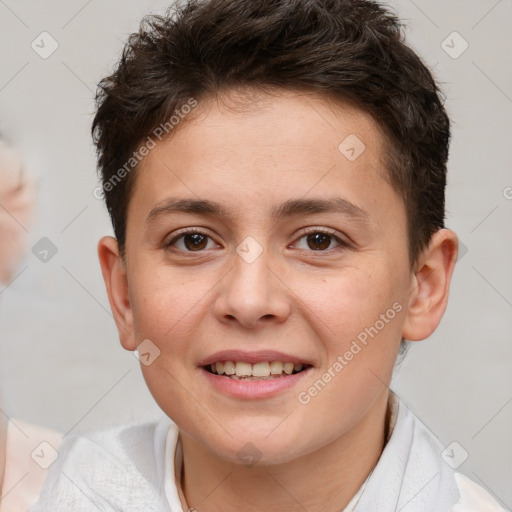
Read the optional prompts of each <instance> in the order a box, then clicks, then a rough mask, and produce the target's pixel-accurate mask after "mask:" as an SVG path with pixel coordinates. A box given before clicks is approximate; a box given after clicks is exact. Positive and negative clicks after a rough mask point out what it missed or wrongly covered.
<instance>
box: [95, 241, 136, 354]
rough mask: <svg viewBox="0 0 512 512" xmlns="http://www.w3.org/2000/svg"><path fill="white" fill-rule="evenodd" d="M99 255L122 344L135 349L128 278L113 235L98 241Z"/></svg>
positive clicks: (128, 348) (127, 348)
mask: <svg viewBox="0 0 512 512" xmlns="http://www.w3.org/2000/svg"><path fill="white" fill-rule="evenodd" d="M98 257H99V259H100V266H101V273H102V274H103V280H104V281H105V286H106V288H107V294H108V301H109V303H110V309H111V310H112V314H113V315H114V320H115V322H116V326H117V330H118V332H119V339H120V341H121V345H122V346H123V347H124V348H125V349H126V350H135V349H136V348H137V344H136V342H135V333H134V330H133V312H132V307H131V304H130V296H129V290H128V279H127V275H126V269H125V266H124V262H123V260H122V258H121V256H120V254H119V247H118V244H117V240H116V239H115V238H112V237H111V236H105V237H103V238H102V239H101V240H100V241H99V243H98Z"/></svg>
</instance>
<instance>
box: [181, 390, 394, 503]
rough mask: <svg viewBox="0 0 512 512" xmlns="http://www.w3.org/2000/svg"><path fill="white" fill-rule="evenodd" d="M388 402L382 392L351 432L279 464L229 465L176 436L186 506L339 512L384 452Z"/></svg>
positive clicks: (183, 437) (182, 436)
mask: <svg viewBox="0 0 512 512" xmlns="http://www.w3.org/2000/svg"><path fill="white" fill-rule="evenodd" d="M387 400H388V390H387V389H386V390H385V392H383V393H382V395H381V396H379V397H378V398H377V400H376V401H375V402H374V404H373V405H372V407H371V408H370V410H369V411H368V413H367V414H366V415H365V416H364V417H363V419H362V420H361V421H360V422H359V423H358V424H357V425H355V426H354V427H353V428H352V429H351V430H350V431H349V432H347V433H345V434H344V435H343V436H341V437H339V438H337V439H335V440H334V441H333V442H331V443H329V444H328V445H325V446H324V447H322V448H321V449H319V450H317V451H315V452H313V453H309V454H307V455H304V456H301V457H299V458H296V459H293V460H291V461H289V462H286V463H283V464H275V465H266V466H259V465H255V466H253V467H245V466H243V465H240V464H233V463H231V462H227V461H225V460H222V459H219V458H218V457H216V456H215V455H213V454H212V453H211V452H209V451H207V450H205V449H204V448H203V447H202V446H200V445H198V444H197V443H196V442H195V441H194V440H192V439H191V438H190V437H188V436H187V435H184V434H180V435H181V438H182V447H183V473H182V477H183V478H182V489H183V493H184V497H185V499H186V502H187V504H188V507H194V509H197V510H200V511H201V512H214V511H215V512H216V511H218V510H222V511H223V512H235V511H236V512H239V511H240V507H241V505H243V510H246V511H253V510H254V511H258V510H279V511H280V512H292V511H294V512H295V511H297V510H308V512H339V511H340V510H343V509H344V508H345V507H346V506H347V504H348V503H349V502H350V500H351V499H352V497H353V496H354V495H355V494H356V492H357V491H358V490H359V488H360V487H361V485H362V484H363V483H364V481H365V480H366V478H367V477H368V475H369V474H370V472H371V471H372V469H373V468H374V467H375V465H376V464H377V462H378V460H379V457H380V455H381V453H382V450H383V448H384V445H385V435H386V416H387V415H386V411H387ZM269 504H271V507H269ZM189 510H190V509H189Z"/></svg>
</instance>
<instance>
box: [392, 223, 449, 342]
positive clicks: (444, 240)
mask: <svg viewBox="0 0 512 512" xmlns="http://www.w3.org/2000/svg"><path fill="white" fill-rule="evenodd" d="M457 252H458V239H457V235H456V234H455V233H454V232H453V231H451V230H449V229H445V228H443V229H440V230H439V231H437V232H436V233H434V235H433V236H432V239H431V241H430V244H429V246H428V248H427V249H425V251H424V252H423V254H422V256H421V258H420V262H419V265H418V269H417V271H416V272H415V274H414V279H413V281H412V286H411V291H410V295H409V301H408V309H407V316H406V319H405V322H404V326H403V330H402V336H403V337H404V338H405V339H407V340H410V341H419V340H423V339H425V338H428V336H430V335H431V334H432V333H433V332H434V331H435V329H436V328H437V326H438V325H439V322H440V321H441V318H442V317H443V314H444V312H445V310H446V305H447V303H448V293H449V290H450V282H451V278H452V274H453V270H454V268H455V263H456V261H457Z"/></svg>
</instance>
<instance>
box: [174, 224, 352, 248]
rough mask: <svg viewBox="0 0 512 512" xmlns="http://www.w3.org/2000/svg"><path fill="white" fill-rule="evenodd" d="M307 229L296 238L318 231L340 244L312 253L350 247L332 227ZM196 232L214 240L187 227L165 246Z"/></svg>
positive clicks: (197, 229) (196, 229)
mask: <svg viewBox="0 0 512 512" xmlns="http://www.w3.org/2000/svg"><path fill="white" fill-rule="evenodd" d="M306 229H308V230H307V231H301V233H300V236H299V237H298V238H297V239H296V240H297V241H298V240H301V239H302V238H304V237H306V236H308V235H313V234H316V233H321V234H324V235H328V236H330V237H331V238H332V239H333V240H334V241H335V242H336V243H337V244H338V246H337V247H334V248H332V249H325V250H318V251H314V250H312V249H311V250H309V251H308V252H312V253H318V252H320V253H326V252H330V251H333V250H335V249H339V248H347V247H349V243H348V242H346V241H345V240H342V239H341V238H340V237H339V236H337V235H336V232H335V231H334V230H332V229H330V228H312V229H309V228H306ZM194 233H197V234H200V235H205V236H207V237H208V238H210V239H211V240H213V238H212V237H211V236H209V235H208V234H206V233H205V232H204V231H202V230H201V229H199V228H187V229H185V230H183V231H181V232H180V233H179V234H177V235H176V236H175V237H173V238H172V240H170V241H169V242H167V243H165V248H166V249H170V250H173V249H172V246H173V245H174V244H175V243H176V242H177V241H178V240H180V239H181V238H182V237H184V236H186V235H190V234H194ZM174 250H176V251H179V252H186V253H195V252H198V253H200V252H204V251H205V249H201V250H199V251H183V250H181V249H174ZM302 250H306V249H302Z"/></svg>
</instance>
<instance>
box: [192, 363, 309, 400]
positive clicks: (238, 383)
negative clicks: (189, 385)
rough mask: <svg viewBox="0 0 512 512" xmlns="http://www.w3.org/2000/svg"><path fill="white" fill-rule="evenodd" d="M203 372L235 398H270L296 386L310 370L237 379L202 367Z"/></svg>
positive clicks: (210, 381) (211, 381)
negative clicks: (267, 376)
mask: <svg viewBox="0 0 512 512" xmlns="http://www.w3.org/2000/svg"><path fill="white" fill-rule="evenodd" d="M199 370H201V373H202V374H203V375H204V376H205V377H206V378H207V379H208V382H209V383H210V385H212V386H213V387H214V388H215V389H216V390H217V391H220V392H221V393H224V394H226V395H230V396H232V397H235V398H243V399H250V398H268V397H271V396H274V395H277V394H278V393H281V392H282V391H284V390H286V389H289V388H291V387H293V386H295V385H296V384H297V383H298V382H299V381H300V380H301V379H302V378H303V377H304V375H306V374H307V373H308V372H309V371H310V370H311V367H309V368H307V369H306V370H302V371H301V372H299V373H294V374H292V375H286V376H282V377H277V378H274V379H268V380H235V379H230V378H229V377H224V376H222V375H216V374H214V373H210V372H209V371H208V370H205V369H204V368H202V367H200V368H199Z"/></svg>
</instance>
